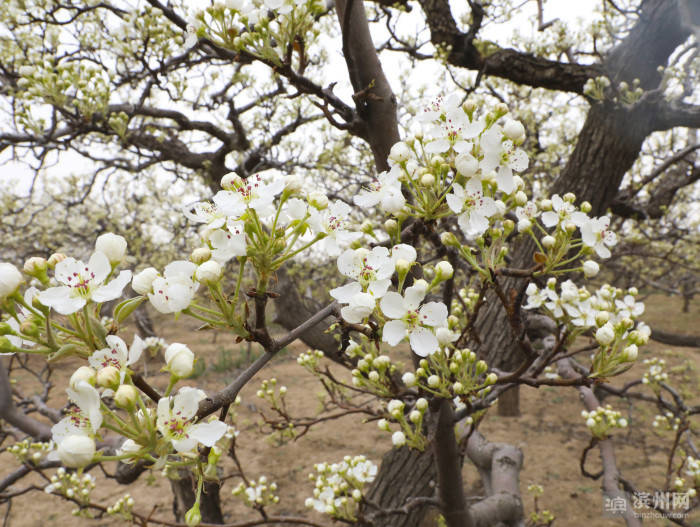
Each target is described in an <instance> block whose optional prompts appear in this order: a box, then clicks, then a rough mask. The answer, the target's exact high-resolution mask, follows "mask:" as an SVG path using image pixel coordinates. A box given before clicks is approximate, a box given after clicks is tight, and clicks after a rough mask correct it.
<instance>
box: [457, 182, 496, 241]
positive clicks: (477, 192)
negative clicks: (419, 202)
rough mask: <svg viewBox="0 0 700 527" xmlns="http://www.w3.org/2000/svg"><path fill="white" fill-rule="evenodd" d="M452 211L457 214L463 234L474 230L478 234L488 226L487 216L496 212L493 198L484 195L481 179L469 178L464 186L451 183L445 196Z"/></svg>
mask: <svg viewBox="0 0 700 527" xmlns="http://www.w3.org/2000/svg"><path fill="white" fill-rule="evenodd" d="M445 199H446V201H447V204H448V205H449V207H450V209H452V211H453V212H456V213H457V214H459V213H460V212H463V214H461V215H460V216H459V218H458V219H457V222H458V223H459V226H460V227H461V229H462V231H464V232H465V234H466V233H467V232H468V231H469V230H474V231H476V232H478V233H479V234H483V233H484V232H486V229H488V228H489V221H488V219H487V218H488V217H489V216H493V215H494V214H496V213H497V212H498V209H497V208H496V205H495V203H494V200H493V198H490V197H488V196H484V191H483V188H482V184H481V181H479V180H478V179H470V180H469V181H468V182H467V184H466V186H465V187H462V185H460V184H459V183H455V184H454V185H452V192H451V193H450V194H448V195H447V197H446V198H445Z"/></svg>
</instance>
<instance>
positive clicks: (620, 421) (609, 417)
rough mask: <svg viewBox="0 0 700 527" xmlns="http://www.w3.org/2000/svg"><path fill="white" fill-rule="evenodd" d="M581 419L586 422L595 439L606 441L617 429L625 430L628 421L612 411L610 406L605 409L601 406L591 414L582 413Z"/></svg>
mask: <svg viewBox="0 0 700 527" xmlns="http://www.w3.org/2000/svg"><path fill="white" fill-rule="evenodd" d="M581 417H583V418H584V419H585V420H586V426H587V427H588V430H590V432H591V434H593V437H596V438H597V439H605V438H607V437H608V436H609V435H610V432H612V431H613V430H614V429H616V428H625V427H626V426H627V419H625V418H624V417H622V414H621V413H620V412H618V411H616V410H613V409H612V406H610V405H609V404H607V405H605V407H604V408H603V407H602V406H599V407H598V408H596V409H595V410H593V411H591V412H587V411H585V410H584V411H583V412H581Z"/></svg>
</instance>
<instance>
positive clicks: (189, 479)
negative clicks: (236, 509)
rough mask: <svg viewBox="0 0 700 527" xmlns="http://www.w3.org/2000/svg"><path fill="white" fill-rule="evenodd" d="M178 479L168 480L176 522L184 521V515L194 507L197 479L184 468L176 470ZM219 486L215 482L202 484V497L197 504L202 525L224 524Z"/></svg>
mask: <svg viewBox="0 0 700 527" xmlns="http://www.w3.org/2000/svg"><path fill="white" fill-rule="evenodd" d="M177 474H178V478H177V479H171V480H170V486H171V488H172V491H173V496H174V499H173V514H174V515H175V519H176V521H178V522H184V521H185V514H186V513H187V511H188V510H190V509H191V508H192V506H193V505H194V500H195V496H196V492H197V478H196V477H195V475H194V474H193V473H192V471H191V470H190V469H188V468H186V467H181V468H179V469H177ZM220 488H221V487H220V485H219V484H218V483H216V482H207V481H205V482H204V488H203V489H202V497H201V499H200V502H199V511H200V513H201V514H202V523H214V524H222V523H224V516H223V514H222V512H221V497H220V495H219V490H220Z"/></svg>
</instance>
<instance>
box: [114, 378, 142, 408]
mask: <svg viewBox="0 0 700 527" xmlns="http://www.w3.org/2000/svg"><path fill="white" fill-rule="evenodd" d="M138 398H139V395H138V393H136V390H135V389H134V387H133V386H129V385H128V384H122V385H121V386H120V387H119V389H118V390H117V393H115V394H114V403H115V404H116V405H117V407H118V408H122V409H123V410H126V411H128V412H130V411H132V410H133V409H134V408H136V403H137V402H138Z"/></svg>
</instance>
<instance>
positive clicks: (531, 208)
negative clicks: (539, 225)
mask: <svg viewBox="0 0 700 527" xmlns="http://www.w3.org/2000/svg"><path fill="white" fill-rule="evenodd" d="M539 215H540V212H539V211H538V210H537V205H535V204H534V203H533V202H532V201H528V202H527V203H526V204H525V205H523V206H522V207H518V208H516V209H515V217H516V218H518V232H523V231H526V230H528V229H529V228H531V227H532V220H534V219H535V218H536V217H537V216H539Z"/></svg>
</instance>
